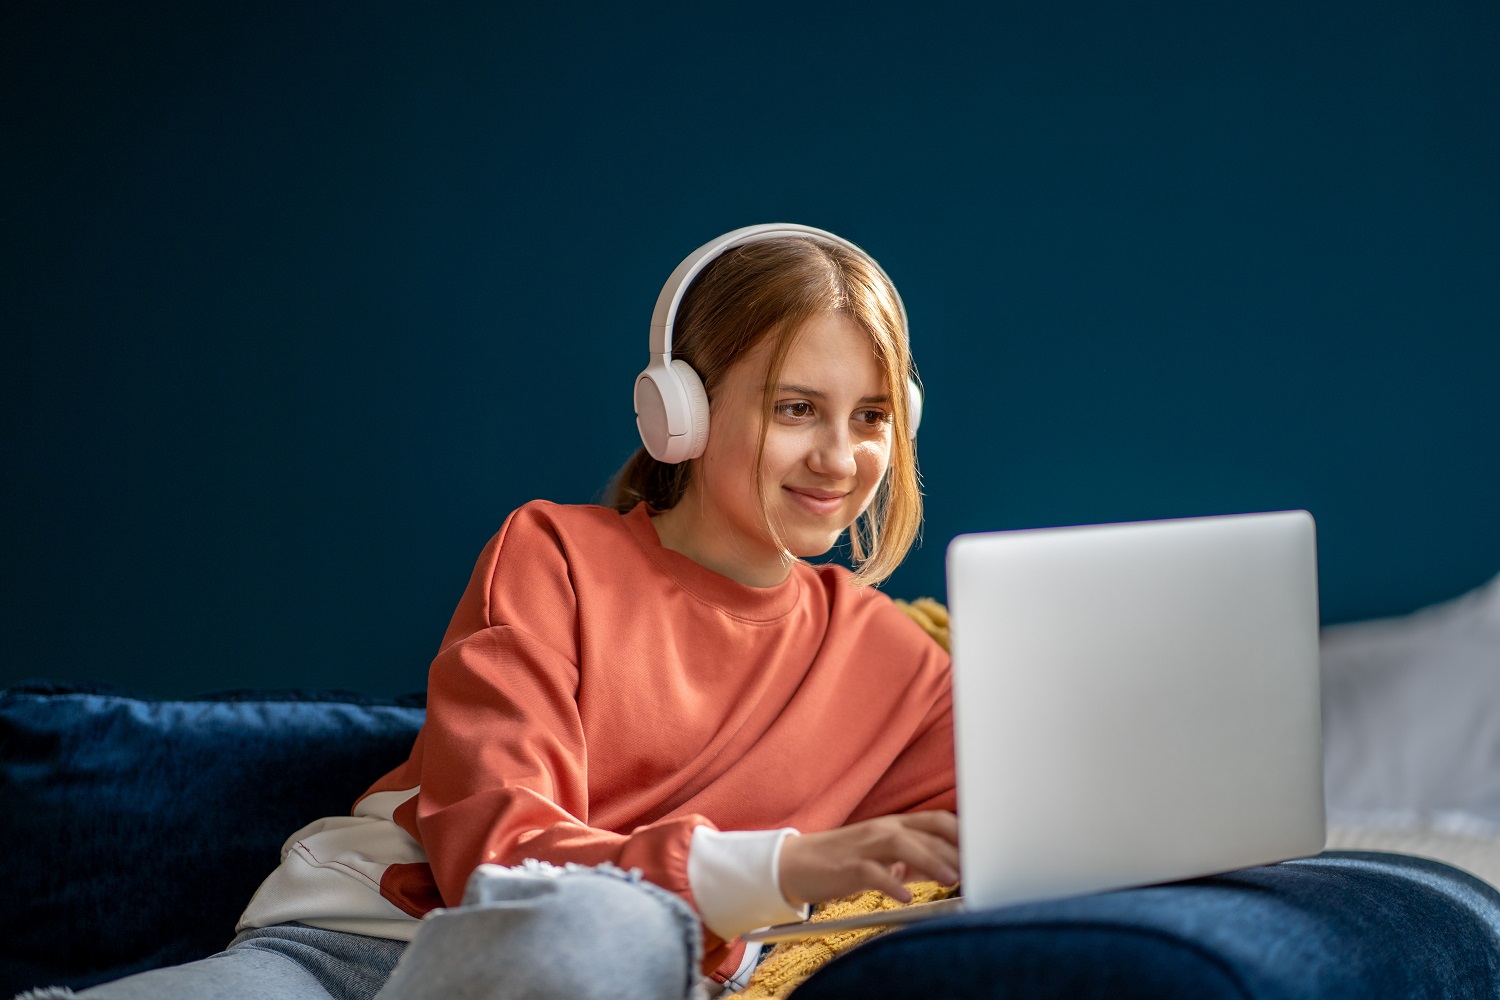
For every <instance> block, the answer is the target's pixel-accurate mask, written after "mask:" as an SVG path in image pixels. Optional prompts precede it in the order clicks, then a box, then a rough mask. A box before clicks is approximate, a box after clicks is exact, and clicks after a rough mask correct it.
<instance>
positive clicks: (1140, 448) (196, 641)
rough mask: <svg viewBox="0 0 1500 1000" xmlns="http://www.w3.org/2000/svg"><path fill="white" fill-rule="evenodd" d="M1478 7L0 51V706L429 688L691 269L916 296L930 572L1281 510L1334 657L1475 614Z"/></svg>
mask: <svg viewBox="0 0 1500 1000" xmlns="http://www.w3.org/2000/svg"><path fill="white" fill-rule="evenodd" d="M1497 53H1500V6H1497V5H1496V4H1494V3H1492V2H1489V0H1468V2H1450V3H1443V2H1438V3H1423V4H1411V3H1404V2H1402V3H1396V2H1389V0H1379V2H1360V3H1354V2H1341V3H1284V4H1266V3H1263V2H1255V3H1229V4H1203V3H1199V2H1192V3H1189V2H1177V3H1146V4H1131V5H1118V4H1103V3H1099V4H1076V3H1073V4H1070V3H1061V4H1027V5H1018V6H1015V7H1010V8H1007V7H1000V8H997V9H994V10H991V11H989V12H987V13H979V12H977V11H976V10H975V9H974V8H971V7H970V6H968V5H955V4H944V3H927V4H920V5H910V4H895V3H846V4H836V5H827V4H825V5H814V6H812V7H811V8H808V7H805V6H803V5H801V4H790V3H789V4H770V5H765V4H754V5H752V4H743V5H734V6H727V5H703V4H695V5H683V6H681V7H679V8H677V9H676V10H669V9H667V8H663V7H660V6H652V5H644V6H643V5H620V4H617V5H604V4H600V5H594V6H589V7H576V6H567V7H563V6H561V5H558V6H556V7H555V8H554V7H545V6H542V5H538V6H537V7H535V8H534V9H530V10H521V9H519V5H488V4H471V5H454V4H446V5H442V6H440V7H437V6H432V7H429V6H428V5H421V6H420V9H419V5H409V6H404V7H398V6H394V5H392V6H382V5H350V6H344V7H334V6H332V5H328V6H325V5H320V4H310V5H303V4H296V5H294V4H290V3H269V2H265V3H256V4H246V5H231V6H228V7H220V6H219V5H211V4H189V3H185V2H184V3H174V4H156V5H151V6H150V8H149V9H146V8H145V5H134V4H98V5H78V4H66V3H39V2H37V3H19V2H12V3H7V4H5V5H3V7H0V79H3V99H4V112H3V115H4V117H3V121H0V126H3V133H0V135H3V138H0V143H3V153H0V156H3V170H4V173H3V177H0V184H3V187H0V190H3V203H0V211H3V218H0V224H3V232H4V237H5V238H4V241H3V245H4V260H3V279H0V280H3V282H4V286H3V300H0V308H3V314H0V324H3V331H4V342H5V345H6V349H5V352H4V355H3V357H4V362H3V365H0V373H3V374H0V380H3V381H0V391H3V404H0V405H3V414H4V424H3V427H4V439H3V440H4V449H5V451H4V461H3V467H4V476H5V481H4V494H3V504H4V508H3V510H0V516H3V519H4V530H3V534H0V538H3V550H0V556H3V570H0V579H3V586H4V592H3V615H4V637H3V641H4V654H3V657H0V682H4V681H10V680H14V679H17V678H20V677H25V676H36V675H46V676H51V677H57V678H71V679H85V678H87V679H97V680H104V681H112V682H116V683H120V684H124V685H127V686H129V687H132V688H135V689H137V690H141V691H147V692H159V693H164V694H172V693H185V692H192V691H203V690H211V689H216V688H223V687H235V686H249V687H278V686H292V685H309V686H342V687H352V688H357V689H362V690H365V691H370V692H376V693H379V692H390V691H400V690H409V689H414V688H419V687H421V686H422V684H423V680H424V675H425V670H426V665H427V662H428V660H429V659H430V657H431V655H432V653H433V652H434V651H435V646H436V642H437V640H438V638H439V636H440V635H441V633H442V631H443V628H444V627H445V625H446V623H447V618H448V615H449V613H450V612H451V610H452V606H453V604H454V602H455V601H456V599H457V598H458V595H459V593H460V592H461V590H462V588H463V586H464V583H465V581H466V579H467V576H468V572H469V570H470V568H471V566H472V562H473V559H474V557H475V555H476V554H477V553H478V551H479V549H480V548H481V546H482V545H483V544H484V542H485V540H486V539H487V538H488V537H489V536H490V534H491V533H493V532H494V530H495V529H496V528H497V527H498V526H499V524H500V522H501V520H502V519H503V518H504V516H505V515H506V513H507V512H509V511H510V510H511V509H512V508H514V507H515V506H517V505H518V504H520V503H523V502H525V501H526V500H529V499H531V498H533V497H548V498H551V499H555V500H559V501H587V500H590V499H591V498H593V497H595V496H596V495H597V494H598V491H599V490H600V489H601V487H602V486H603V484H604V483H605V481H606V479H607V478H608V477H609V475H610V473H611V472H612V471H613V470H614V469H615V468H616V467H617V466H618V465H619V464H620V463H621V462H622V461H623V460H624V459H625V457H626V456H627V455H628V454H629V453H630V451H631V449H632V448H633V447H634V444H635V442H634V428H633V424H632V420H631V412H630V395H629V386H630V381H631V378H632V376H633V375H634V374H635V373H636V371H637V370H639V368H640V367H641V366H642V364H643V363H644V361H645V345H646V327H647V321H648V318H649V314H650V311H651V307H652V304H653V302H654V299H655V296H656V293H657V290H658V289H659V287H660V284H661V282H662V281H663V280H664V279H665V277H666V275H667V273H668V272H669V271H670V270H671V269H672V267H673V266H674V265H675V264H676V263H677V261H678V260H679V259H680V258H681V257H682V256H684V255H685V254H686V253H687V252H688V251H689V250H691V249H693V248H694V247H695V246H697V245H698V244H699V243H701V242H703V241H704V240H706V239H707V238H709V237H710V236H713V235H715V234H717V233H720V232H722V231H725V230H728V229H731V228H734V227H736V226H740V225H745V224H748V223H752V222H763V221H776V220H784V221H796V222H805V223H809V224H812V225H818V226H823V227H826V228H829V229H832V230H834V231H836V232H838V233H841V234H843V235H845V236H847V237H849V238H851V239H853V240H855V241H857V242H859V243H861V244H862V245H864V246H865V247H866V248H867V249H868V250H870V251H871V252H872V253H873V254H875V255H876V256H877V257H878V258H879V259H880V260H881V262H882V263H883V264H884V265H885V267H886V269H887V270H888V271H889V272H890V273H891V275H892V276H893V277H894V279H895V280H896V282H897V284H898V285H899V286H900V288H901V290H902V292H903V294H904V296H905V299H906V303H907V306H908V308H909V310H910V313H911V317H912V323H913V342H914V346H915V349H916V354H917V358H918V361H919V364H920V365H921V369H922V374H923V376H924V379H925V381H926V383H927V386H928V411H927V418H926V422H925V423H924V426H923V434H922V438H921V446H922V448H921V458H922V468H923V471H924V474H925V480H926V487H927V493H928V521H927V526H926V534H925V541H924V544H923V545H922V547H921V548H920V549H918V550H916V551H914V552H913V554H912V555H911V557H910V558H909V559H908V561H907V563H906V565H905V566H903V567H902V569H901V570H900V571H899V572H898V573H897V575H896V576H895V577H894V578H893V579H892V580H891V582H890V583H889V584H888V586H887V590H888V591H889V592H891V593H892V594H895V595H897V596H916V595H920V594H933V595H936V596H939V597H941V596H943V593H942V592H943V580H942V558H943V549H944V545H945V544H946V542H947V540H948V539H949V538H950V537H951V536H952V535H954V534H955V533H958V532H960V531H969V530H979V529H991V528H1000V527H1017V526H1032V525H1044V524H1063V523H1074V522H1088V521H1109V520H1128V519H1137V518H1151V517H1167V516H1179V515H1193V514H1206V513H1221V512H1231V511H1244V510H1256V509H1274V508H1286V507H1306V508H1308V509H1310V510H1312V511H1313V513H1314V514H1315V515H1316V516H1317V518H1318V522H1319V527H1320V542H1321V559H1322V586H1323V612H1324V619H1325V620H1326V621H1337V620H1345V619H1350V618H1359V617H1366V616H1372V615H1379V614H1389V613H1395V612H1401V611H1405V610H1408V609H1411V608H1414V607H1417V606H1419V605H1421V604H1424V603H1427V602H1431V601H1434V600H1439V599H1442V598H1445V597H1448V596H1451V595H1454V594H1457V593H1459V592H1460V591H1462V590H1464V589H1467V588H1469V587H1472V586H1474V585H1476V584H1478V583H1480V582H1482V581H1483V580H1485V579H1486V578H1488V577H1489V576H1490V575H1492V574H1493V573H1495V572H1496V571H1497V570H1500V527H1497V524H1496V520H1497V519H1496V516H1495V515H1496V511H1497V507H1500V504H1497V499H1500V473H1497V466H1500V462H1497V455H1500V413H1497V409H1500V408H1497V405H1496V398H1497V393H1496V390H1497V386H1500V348H1497V339H1500V125H1497V123H1500V57H1497Z"/></svg>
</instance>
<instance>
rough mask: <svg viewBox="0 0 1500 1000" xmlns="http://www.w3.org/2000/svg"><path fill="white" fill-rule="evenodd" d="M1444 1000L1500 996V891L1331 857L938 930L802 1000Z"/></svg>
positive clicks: (919, 928) (864, 956) (1434, 873)
mask: <svg viewBox="0 0 1500 1000" xmlns="http://www.w3.org/2000/svg"><path fill="white" fill-rule="evenodd" d="M914 995H918V996H952V997H963V998H965V1000H1012V998H1015V1000H1019V998H1023V997H1024V998H1027V1000H1105V998H1108V1000H1130V998H1143V1000H1144V998H1153V1000H1162V998H1168V1000H1170V998H1183V1000H1187V998H1192V1000H1230V998H1233V1000H1408V998H1411V997H1444V998H1448V1000H1468V998H1475V1000H1477V998H1480V997H1484V998H1491V1000H1492V998H1494V997H1497V996H1500V893H1497V892H1496V891H1495V889H1494V888H1493V887H1491V886H1489V885H1487V884H1486V883H1484V882H1481V881H1480V880H1478V879H1476V878H1474V877H1472V876H1469V875H1467V874H1465V873H1463V872H1460V871H1457V870H1456V869H1453V868H1450V867H1448V866H1446V865H1442V864H1439V863H1438V862H1435V861H1428V860H1426V859H1422V858H1414V857H1407V856H1405V855H1398V854H1376V853H1365V852H1329V853H1326V854H1323V855H1320V856H1318V857H1316V858H1306V859H1303V860H1299V861H1288V862H1284V863H1282V864H1279V865H1267V866H1263V867H1259V868H1249V869H1245V870H1243V871H1239V872H1233V873H1230V874H1227V875H1219V876H1215V877H1212V878H1204V879H1196V880H1194V881H1191V882H1182V883H1175V884H1171V885H1160V886H1149V887H1146V888H1141V889H1128V890H1121V891H1119V892H1110V893H1103V894H1099V895H1092V896H1081V897H1076V898H1073V899H1063V900H1054V901H1050V902H1044V903H1030V904H1025V905H1022V906H1010V907H1002V908H999V909H995V910H986V911H980V912H976V913H967V914H964V915H961V916H956V917H948V918H942V919H937V920H933V921H932V922H930V923H927V924H920V925H916V926H914V927H911V928H909V929H906V930H902V931H897V932H894V933H892V934H889V935H886V936H884V937H880V938H877V939H875V940H874V941H872V942H870V943H869V944H867V945H865V946H863V947H861V948H857V949H855V950H854V951H852V952H850V953H848V954H846V955H844V956H843V957H841V958H839V959H837V960H836V961H834V962H832V963H830V964H829V965H828V966H827V967H826V968H825V969H823V970H822V971H820V972H819V973H817V974H816V975H814V976H813V977H812V978H811V979H809V980H808V981H807V982H806V983H805V984H803V985H802V986H801V987H800V988H799V989H798V991H797V1000H831V998H844V997H854V996H857V997H861V998H862V1000H883V998H895V997H901V998H903V1000H904V998H909V997H911V996H914Z"/></svg>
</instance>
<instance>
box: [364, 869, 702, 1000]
mask: <svg viewBox="0 0 1500 1000" xmlns="http://www.w3.org/2000/svg"><path fill="white" fill-rule="evenodd" d="M701 959H702V935H701V931H700V929H699V924H698V918H697V916H696V915H694V913H693V911H692V910H691V909H689V908H688V906H687V904H686V903H684V902H683V901H682V900H681V899H678V898H677V897H676V896H674V895H672V894H671V893H669V892H666V891H665V890H663V889H660V888H658V887H657V886H654V885H652V884H651V883H649V882H645V881H642V880H641V879H640V877H639V873H637V872H629V873H626V872H622V871H620V870H619V869H618V868H614V867H613V866H611V865H603V866H600V867H599V868H582V867H579V866H577V865H568V866H566V867H565V868H557V867H554V866H552V865H544V864H539V863H536V862H529V863H528V864H527V865H526V866H524V867H523V868H500V867H497V866H495V865H482V866H480V868H479V869H478V870H476V871H475V872H474V874H473V876H471V877H470V879H469V885H468V889H467V891H466V892H465V894H464V905H463V906H462V907H461V908H459V909H454V910H443V911H438V912H436V913H434V914H432V915H430V916H429V917H428V918H427V919H426V920H424V921H423V922H422V928H421V930H419V931H418V932H417V936H416V939H415V940H413V941H412V943H411V945H410V947H409V948H408V949H407V951H406V954H405V955H404V956H403V957H402V959H401V963H400V965H398V966H397V967H396V971H395V972H394V973H393V974H392V975H391V979H390V982H389V983H388V984H387V985H386V988H385V990H384V991H383V992H382V993H381V994H380V998H379V1000H589V998H594V997H597V998H599V1000H605V998H609V1000H682V998H686V997H689V996H691V995H692V994H693V990H694V988H695V983H696V981H697V979H698V971H697V970H698V963H699V961H701Z"/></svg>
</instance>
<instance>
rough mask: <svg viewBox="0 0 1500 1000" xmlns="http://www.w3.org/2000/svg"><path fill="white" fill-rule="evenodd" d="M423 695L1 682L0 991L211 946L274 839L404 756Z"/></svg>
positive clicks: (327, 810) (269, 858)
mask: <svg viewBox="0 0 1500 1000" xmlns="http://www.w3.org/2000/svg"><path fill="white" fill-rule="evenodd" d="M422 705H423V699H422V696H420V695H415V696H410V697H406V698H401V699H395V700H393V701H387V702H384V703H382V702H380V701H379V700H375V699H367V698H362V697H361V696H359V695H354V694H348V693H343V692H284V693H267V692H246V693H228V694H222V695H212V696H208V697H204V698H200V699H192V700H184V701H155V700H148V699H144V698H137V697H130V696H128V695H124V694H121V693H119V692H109V691H105V690H101V689H80V688H76V687H64V686H57V685H46V684H42V685H28V686H23V687H17V688H11V689H9V690H5V691H0V802H3V803H4V805H3V807H0V844H3V845H4V866H5V872H4V879H3V884H4V886H5V887H6V890H7V892H6V894H5V895H6V905H5V906H4V907H0V997H8V996H11V995H12V994H13V993H15V992H17V991H19V990H23V989H28V988H31V987H34V986H50V985H68V986H74V987H79V986H88V985H92V984H94V983H98V982H103V981H106V980H109V979H114V978H117V977H119V976H124V975H129V974H131V973H134V972H139V971H143V970H145V969H151V968H156V967H158V966H162V965H170V964H175V963H178V962H187V961H192V960H194V959H197V958H202V957H203V956H205V955H209V954H212V953H213V952H216V951H219V950H221V949H222V948H223V947H224V946H225V945H226V944H228V943H229V941H230V939H231V938H232V937H233V936H234V924H235V920H236V918H238V917H239V914H240V912H241V910H243V909H244V906H245V904H246V903H247V902H248V901H249V899H250V896H251V894H252V893H254V891H255V889H256V888H257V887H258V886H259V885H260V882H261V880H262V879H264V878H265V877H266V875H268V874H269V873H270V872H271V870H272V869H273V868H275V867H276V865H277V863H278V860H279V857H280V850H281V845H282V843H283V842H285V840H286V838H287V837H288V836H289V835H290V834H291V833H292V832H293V831H294V830H296V829H297V828H299V827H301V826H303V825H305V824H306V823H309V822H311V821H312V820H314V819H317V818H318V817H320V816H334V815H342V814H346V813H347V812H348V811H349V808H350V806H351V805H353V803H354V800H355V799H356V798H357V797H358V796H359V795H360V794H362V793H363V792H364V791H365V789H366V788H368V787H369V785H370V784H371V783H372V782H373V781H374V780H375V779H376V778H378V777H380V776H381V775H382V774H384V773H385V772H386V771H388V770H390V769H391V768H393V767H395V766H396V765H397V764H399V763H401V761H403V760H404V759H405V758H406V757H407V755H408V754H409V753H410V751H411V745H412V741H413V740H414V739H415V737H416V734H417V730H418V729H420V728H421V725H422V720H423V717H424V714H425V713H424V711H423V707H422Z"/></svg>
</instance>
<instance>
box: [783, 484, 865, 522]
mask: <svg viewBox="0 0 1500 1000" xmlns="http://www.w3.org/2000/svg"><path fill="white" fill-rule="evenodd" d="M782 489H784V490H786V491H787V492H788V493H790V494H791V495H792V498H793V502H794V503H796V504H797V505H798V506H799V507H801V508H802V509H803V510H807V511H810V512H811V513H814V514H823V515H827V514H837V513H838V512H839V510H840V509H841V508H842V507H843V506H844V498H845V497H847V496H848V495H849V494H848V493H838V492H835V491H833V490H801V489H796V488H795V487H791V486H784V487H782Z"/></svg>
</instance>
